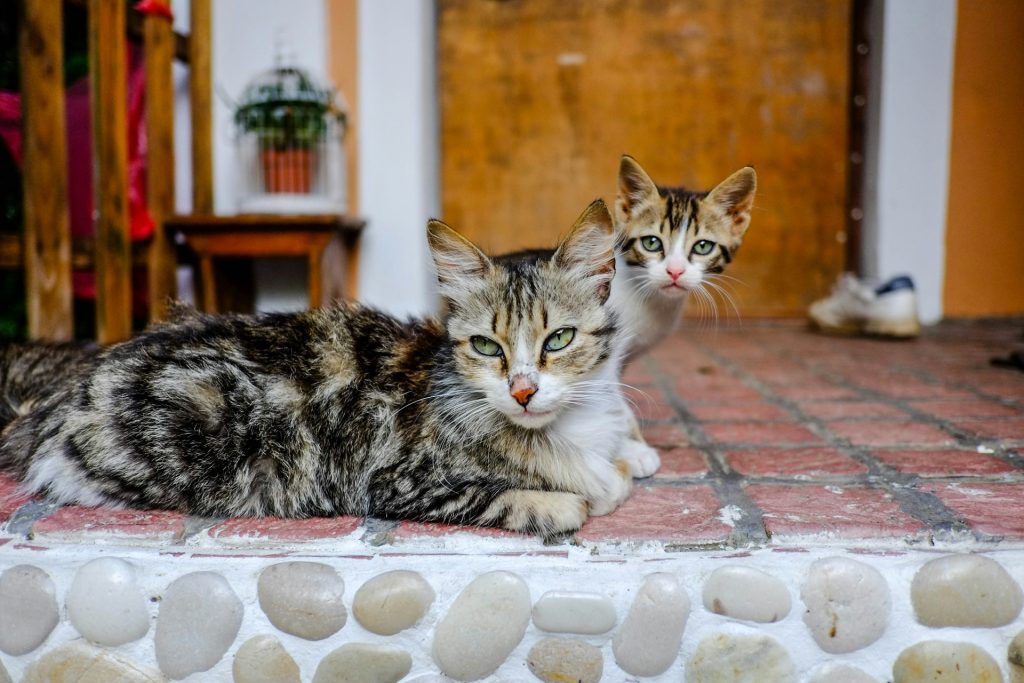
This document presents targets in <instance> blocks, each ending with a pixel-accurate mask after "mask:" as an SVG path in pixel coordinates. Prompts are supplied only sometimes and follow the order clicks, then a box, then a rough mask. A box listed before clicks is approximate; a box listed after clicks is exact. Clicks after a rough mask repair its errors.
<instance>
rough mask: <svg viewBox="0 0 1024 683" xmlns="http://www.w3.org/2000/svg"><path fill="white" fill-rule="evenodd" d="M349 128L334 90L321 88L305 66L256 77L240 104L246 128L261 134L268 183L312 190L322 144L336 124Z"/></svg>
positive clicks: (238, 113)
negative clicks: (314, 81) (309, 75)
mask: <svg viewBox="0 0 1024 683" xmlns="http://www.w3.org/2000/svg"><path fill="white" fill-rule="evenodd" d="M333 122H337V124H338V125H340V126H341V132H342V133H344V130H345V123H346V121H345V114H344V111H342V110H341V109H340V108H339V107H338V106H337V105H336V104H335V94H334V91H333V90H330V89H326V88H318V87H316V85H315V84H314V83H313V82H312V81H311V80H310V79H309V77H308V76H307V75H306V74H305V73H304V72H303V71H301V70H299V69H296V68H294V67H278V68H275V69H272V70H271V71H269V72H268V73H267V74H264V75H263V76H262V77H260V78H258V79H257V80H256V81H254V82H253V83H252V84H250V86H249V87H248V88H247V89H246V92H245V94H244V95H243V97H242V100H241V102H240V103H239V105H238V106H237V108H236V109H235V125H236V126H237V128H238V131H239V133H241V134H250V135H254V136H255V137H256V140H257V145H258V148H259V156H260V166H261V170H262V176H263V189H264V192H268V193H282V192H288V193H297V194H307V193H309V192H310V189H311V186H312V182H313V178H314V177H315V170H316V168H317V164H318V163H319V158H318V156H319V154H320V151H321V144H322V143H323V142H324V141H325V140H326V139H327V135H328V132H329V130H330V126H331V124H332V123H333Z"/></svg>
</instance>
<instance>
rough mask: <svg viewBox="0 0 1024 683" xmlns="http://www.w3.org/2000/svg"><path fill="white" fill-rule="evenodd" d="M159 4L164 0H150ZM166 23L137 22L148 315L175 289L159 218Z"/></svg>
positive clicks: (169, 197)
mask: <svg viewBox="0 0 1024 683" xmlns="http://www.w3.org/2000/svg"><path fill="white" fill-rule="evenodd" d="M155 1H156V2H159V3H161V4H163V5H165V6H166V5H167V4H168V0H155ZM172 28H173V27H172V24H171V22H170V21H169V20H168V19H167V18H166V17H164V16H161V15H159V14H147V15H146V17H145V19H144V25H143V36H144V39H143V49H144V54H145V69H146V114H145V125H146V171H147V172H146V203H147V205H148V209H149V213H150V215H151V216H152V217H153V222H154V223H155V232H154V233H153V239H152V241H151V242H150V245H149V264H148V269H147V272H148V278H149V319H150V320H151V321H156V320H163V319H164V318H165V317H167V304H168V302H169V301H170V299H172V298H173V297H174V296H175V295H176V293H177V286H176V273H175V269H176V266H177V258H176V256H175V251H174V244H173V243H172V242H171V240H170V239H169V238H168V235H167V233H166V232H165V231H164V221H165V220H166V219H167V218H168V217H170V216H171V215H173V214H174V82H173V77H172V74H171V66H172V61H173V48H174V42H173V40H172V38H173V36H172V33H173V31H172Z"/></svg>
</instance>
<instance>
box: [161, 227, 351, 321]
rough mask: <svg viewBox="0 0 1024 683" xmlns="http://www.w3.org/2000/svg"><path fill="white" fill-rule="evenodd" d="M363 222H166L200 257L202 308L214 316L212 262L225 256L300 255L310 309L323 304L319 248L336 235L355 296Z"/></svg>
mask: <svg viewBox="0 0 1024 683" xmlns="http://www.w3.org/2000/svg"><path fill="white" fill-rule="evenodd" d="M365 224H366V222H365V221H363V220H361V219H358V218H353V217H350V216H341V215H337V214H317V215H302V216H299V215H296V216H288V215H277V214H239V215H237V216H212V215H196V214H191V215H186V216H174V217H173V218H170V219H168V220H167V221H166V223H165V229H166V230H167V231H168V234H169V235H170V236H171V238H172V239H173V238H174V236H175V235H177V234H180V235H182V236H183V237H184V239H185V244H186V245H187V246H188V247H189V248H190V249H192V251H194V252H195V254H196V256H197V257H198V258H199V278H200V284H201V291H202V309H203V310H204V311H206V312H207V313H216V312H217V291H216V279H215V278H214V258H217V257H224V256H229V257H230V256H234V257H260V256H305V257H306V259H307V261H308V263H309V305H310V307H317V306H320V305H321V304H322V303H323V301H322V286H321V273H322V270H321V262H322V260H323V255H324V249H326V248H327V245H328V243H329V242H330V241H331V239H333V238H334V237H335V236H337V237H338V238H339V243H340V244H341V246H342V249H343V259H344V264H345V290H344V292H345V295H346V296H348V297H351V296H354V295H355V291H356V275H357V266H358V257H359V236H360V234H361V233H362V230H363V227H364V226H365Z"/></svg>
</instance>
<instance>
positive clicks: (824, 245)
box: [439, 0, 851, 315]
mask: <svg viewBox="0 0 1024 683" xmlns="http://www.w3.org/2000/svg"><path fill="white" fill-rule="evenodd" d="M850 12H851V7H850V1H849V0H827V1H822V0H714V1H712V0H674V1H670V0H559V1H557V2H552V1H550V0H500V1H499V0H440V3H439V15H440V16H439V22H440V25H439V48H440V49H439V72H440V96H441V121H442V124H441V135H442V142H441V144H442V201H443V211H444V218H445V219H446V220H447V221H449V222H450V223H451V224H452V225H453V226H455V227H456V228H458V229H459V230H461V231H463V232H464V233H465V234H467V235H468V236H469V237H470V238H471V239H473V240H474V241H476V242H478V243H479V244H481V245H482V246H484V247H485V248H486V249H488V250H490V252H491V253H500V252H503V251H508V250H512V249H517V248H522V247H541V246H549V245H552V244H554V242H555V241H556V240H557V237H558V235H560V234H563V233H564V232H565V231H566V230H567V229H568V228H569V226H570V225H571V224H572V222H573V220H574V219H575V217H576V216H577V215H578V214H579V212H580V211H582V209H583V208H584V207H585V206H586V205H587V203H588V202H590V201H591V200H592V199H594V198H595V197H599V196H603V197H604V198H605V199H606V200H609V201H610V200H612V199H614V194H615V187H616V183H615V174H616V171H617V169H618V160H619V156H620V155H621V154H622V153H624V152H626V153H629V154H632V155H633V156H635V157H636V158H637V159H638V160H639V161H640V163H641V164H642V165H643V166H644V167H645V168H646V169H647V170H648V172H649V173H650V174H651V176H652V177H653V178H654V179H655V181H656V182H659V183H662V184H666V185H679V184H682V185H685V186H687V187H692V188H702V189H708V188H709V187H710V186H711V185H714V184H715V183H717V182H719V181H720V180H722V179H724V178H725V177H726V176H727V175H728V174H729V173H731V172H732V171H734V170H736V169H737V168H739V167H741V166H743V165H745V164H752V165H754V166H755V168H756V169H757V172H758V186H759V190H758V195H757V202H756V208H755V210H754V217H753V222H752V225H751V228H750V232H749V233H748V235H747V239H746V241H745V243H744V247H743V250H742V252H741V253H740V255H739V257H738V258H737V260H736V262H735V263H734V264H733V265H732V266H731V267H730V271H729V272H730V274H731V275H733V276H736V277H738V278H740V279H741V280H742V281H743V282H744V283H745V284H744V285H741V286H738V287H736V288H735V293H736V295H737V297H738V299H739V302H740V307H741V310H742V312H743V314H744V315H802V314H803V313H804V311H805V310H806V306H807V304H808V303H809V302H810V301H812V300H813V299H815V298H817V297H818V296H820V295H821V294H822V293H824V292H827V291H828V289H829V286H830V285H831V283H832V281H833V280H834V279H835V277H836V275H837V274H838V273H839V272H840V271H841V270H842V268H843V241H844V239H845V233H844V209H843V202H844V191H845V185H846V164H845V155H846V145H847V99H848V96H847V88H848V71H849V65H848V63H849V54H848V43H849V30H850V21H851V15H850Z"/></svg>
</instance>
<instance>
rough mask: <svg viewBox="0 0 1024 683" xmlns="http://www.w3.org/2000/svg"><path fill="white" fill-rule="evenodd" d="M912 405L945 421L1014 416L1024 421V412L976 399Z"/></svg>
mask: <svg viewBox="0 0 1024 683" xmlns="http://www.w3.org/2000/svg"><path fill="white" fill-rule="evenodd" d="M910 405H911V406H912V407H913V408H915V409H917V410H920V411H921V412H923V413H928V414H929V415H932V416H934V417H938V418H943V419H948V418H953V417H1011V416H1014V415H1016V416H1019V417H1020V418H1021V419H1024V411H1022V410H1017V409H1014V408H1011V407H1010V406H1006V405H1003V404H1001V403H996V402H995V401H989V400H986V399H974V400H971V401H964V400H956V401H914V402H913V403H911V404H910Z"/></svg>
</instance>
